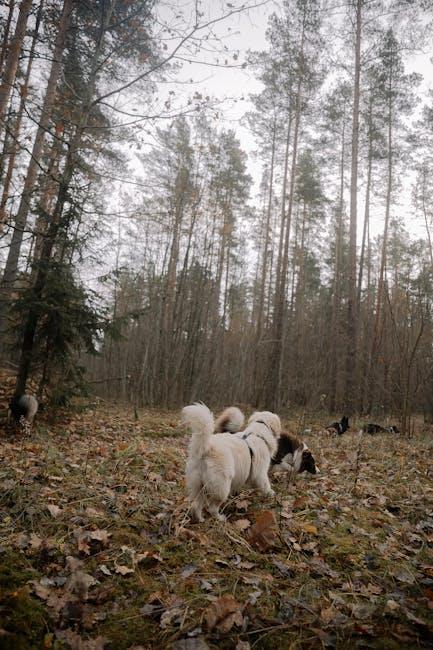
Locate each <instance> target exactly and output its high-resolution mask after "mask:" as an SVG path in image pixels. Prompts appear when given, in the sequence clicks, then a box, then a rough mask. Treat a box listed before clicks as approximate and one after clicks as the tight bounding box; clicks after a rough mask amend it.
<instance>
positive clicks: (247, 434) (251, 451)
mask: <svg viewBox="0 0 433 650" xmlns="http://www.w3.org/2000/svg"><path fill="white" fill-rule="evenodd" d="M250 435H251V431H250V432H249V433H246V434H244V435H243V436H242V440H245V444H246V445H247V447H248V449H249V450H250V456H251V463H252V462H253V458H254V452H253V450H252V449H251V447H250V446H249V444H248V442H247V438H248V436H250Z"/></svg>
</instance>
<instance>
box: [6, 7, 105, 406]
mask: <svg viewBox="0 0 433 650" xmlns="http://www.w3.org/2000/svg"><path fill="white" fill-rule="evenodd" d="M115 1H116V0H111V1H110V2H109V3H108V6H107V9H106V11H105V12H104V14H103V15H102V20H101V29H100V30H99V38H98V42H97V44H96V47H95V51H94V54H93V58H92V63H91V67H90V74H89V79H88V82H87V86H86V91H87V92H86V97H85V98H84V99H83V104H82V108H81V111H80V118H79V121H78V124H77V126H76V129H75V133H74V135H73V137H72V140H71V142H70V145H69V149H68V154H67V157H66V161H65V165H64V168H63V173H62V176H61V178H60V180H59V190H58V194H57V200H56V204H55V207H54V210H53V213H52V215H51V219H50V224H49V227H48V230H47V233H46V236H45V239H44V243H43V246H42V250H41V256H40V260H39V263H38V271H37V273H36V276H35V280H34V284H33V287H32V298H33V300H32V303H31V305H30V308H29V312H28V315H27V318H26V321H25V323H24V332H23V338H22V345H21V354H20V361H19V366H18V374H17V381H16V384H15V395H21V394H22V393H24V391H25V387H26V383H27V378H28V375H29V372H30V367H31V362H32V357H33V348H34V339H35V334H36V329H37V326H38V322H39V318H40V314H39V308H38V306H37V305H38V303H40V300H41V298H42V294H43V291H44V288H45V284H46V281H47V275H48V271H49V263H50V260H51V256H52V252H53V249H54V246H55V244H56V238H57V234H58V232H59V228H60V226H61V225H63V224H62V215H63V209H64V205H65V203H66V201H67V198H68V194H69V186H70V184H71V180H72V177H73V175H74V172H75V168H76V165H77V157H78V153H79V150H80V147H81V142H82V138H83V133H84V131H85V129H86V126H87V122H88V119H89V115H90V112H91V108H92V105H93V101H94V100H93V98H94V95H95V91H96V78H97V74H98V71H99V67H100V61H99V59H100V55H101V48H102V45H103V42H104V39H105V35H106V32H107V29H108V25H109V23H110V20H111V16H112V13H113V9H114V4H115ZM66 5H68V6H69V8H70V9H71V5H72V2H71V0H65V3H64V8H65V6H66ZM62 18H63V16H62ZM64 225H65V226H66V225H67V224H64Z"/></svg>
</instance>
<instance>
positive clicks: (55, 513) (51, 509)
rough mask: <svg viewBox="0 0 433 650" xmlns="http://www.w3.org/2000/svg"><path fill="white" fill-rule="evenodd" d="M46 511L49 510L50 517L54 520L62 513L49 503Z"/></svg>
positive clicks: (57, 507)
mask: <svg viewBox="0 0 433 650" xmlns="http://www.w3.org/2000/svg"><path fill="white" fill-rule="evenodd" d="M47 510H49V512H50V515H51V516H52V517H54V518H55V517H58V516H59V515H60V513H61V512H62V509H61V508H59V506H56V505H55V504H54V503H49V504H48V505H47Z"/></svg>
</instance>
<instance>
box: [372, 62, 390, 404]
mask: <svg viewBox="0 0 433 650" xmlns="http://www.w3.org/2000/svg"><path fill="white" fill-rule="evenodd" d="M391 88H392V74H390V75H389V88H388V91H389V92H388V97H389V99H388V116H387V117H388V168H387V186H386V202H385V223H384V227H383V240H382V250H381V256H380V269H379V278H378V282H377V297H376V314H375V318H374V326H373V335H372V342H371V352H370V359H369V367H368V375H369V377H370V381H369V387H370V390H369V400H368V410H369V411H371V407H372V403H373V391H374V382H373V381H371V376H372V375H371V373H372V369H373V368H374V367H375V366H376V362H377V354H378V349H379V342H380V338H381V326H382V303H383V295H384V283H385V269H386V259H387V251H388V232H389V220H390V216H391V195H392V181H393V151H392V147H393V141H392V135H393V134H392V114H393V102H392V93H391Z"/></svg>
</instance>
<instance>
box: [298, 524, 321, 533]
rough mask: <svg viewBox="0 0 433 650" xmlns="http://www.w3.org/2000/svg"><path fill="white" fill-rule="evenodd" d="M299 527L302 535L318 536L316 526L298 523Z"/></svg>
mask: <svg viewBox="0 0 433 650" xmlns="http://www.w3.org/2000/svg"><path fill="white" fill-rule="evenodd" d="M299 527H300V528H301V530H302V531H303V532H304V533H309V534H310V535H318V534H319V531H318V530H317V528H316V526H313V525H312V524H306V523H300V524H299Z"/></svg>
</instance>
